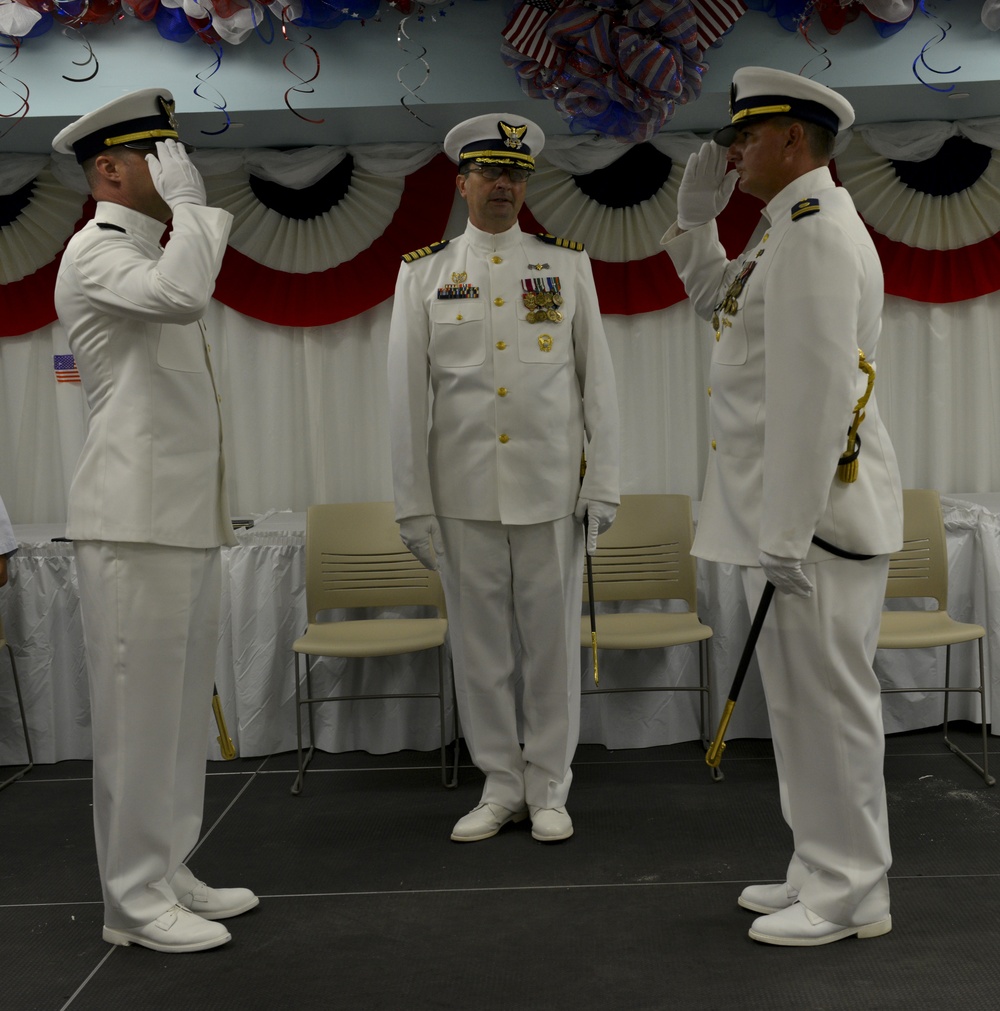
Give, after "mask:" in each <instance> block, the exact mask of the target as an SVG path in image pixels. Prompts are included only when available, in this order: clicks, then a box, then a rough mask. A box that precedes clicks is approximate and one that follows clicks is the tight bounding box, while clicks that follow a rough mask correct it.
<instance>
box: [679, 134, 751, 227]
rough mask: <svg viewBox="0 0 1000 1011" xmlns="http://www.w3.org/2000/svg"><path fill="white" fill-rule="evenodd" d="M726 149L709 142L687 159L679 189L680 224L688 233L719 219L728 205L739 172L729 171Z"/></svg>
mask: <svg viewBox="0 0 1000 1011" xmlns="http://www.w3.org/2000/svg"><path fill="white" fill-rule="evenodd" d="M726 162H727V156H726V148H724V147H723V146H722V145H721V144H716V143H715V141H712V140H708V141H705V143H704V144H702V145H701V147H700V148H699V149H698V150H697V151H696V152H695V153H694V154H693V155H691V156H690V157H689V158H688V160H687V165H686V166H685V167H684V175H683V176H682V177H681V185H680V187H679V189H678V190H677V225H678V227H680V228H681V229H683V230H684V231H685V232H689V231H691V229H692V228H698V227H699V226H700V225H704V224H706V223H707V222H709V221H713V220H714V219H715V218H717V217H718V216H719V215H720V214H721V213H722V211H723V210H724V209H725V206H726V204H728V203H729V198H730V197H731V196H732V195H733V189H734V188H735V187H736V182H737V179H738V178H739V177H738V175H737V173H736V172H735V171H734V172H728V173H727V172H726Z"/></svg>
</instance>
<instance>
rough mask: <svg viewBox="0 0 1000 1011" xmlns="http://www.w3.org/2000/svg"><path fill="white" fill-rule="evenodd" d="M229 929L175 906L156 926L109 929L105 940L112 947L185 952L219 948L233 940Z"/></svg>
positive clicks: (105, 931) (105, 933) (148, 924)
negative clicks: (132, 945)
mask: <svg viewBox="0 0 1000 1011" xmlns="http://www.w3.org/2000/svg"><path fill="white" fill-rule="evenodd" d="M231 938H232V935H231V934H230V933H229V931H228V930H226V928H225V927H221V926H219V924H217V923H209V921H208V920H204V919H202V918H201V917H200V916H195V914H194V913H192V912H191V910H190V909H185V908H184V907H183V906H171V907H170V908H169V909H168V910H167V911H166V912H165V913H161V914H160V915H159V916H158V917H157V918H156V919H155V920H153V922H152V923H147V924H146V925H145V926H142V927H105V928H104V940H105V941H110V942H111V944H121V945H124V946H125V947H128V946H129V945H130V944H141V945H142V947H144V948H152V949H153V951H167V952H184V951H205V950H206V949H207V948H218V946H219V945H220V944H225V943H226V941H229V940H231Z"/></svg>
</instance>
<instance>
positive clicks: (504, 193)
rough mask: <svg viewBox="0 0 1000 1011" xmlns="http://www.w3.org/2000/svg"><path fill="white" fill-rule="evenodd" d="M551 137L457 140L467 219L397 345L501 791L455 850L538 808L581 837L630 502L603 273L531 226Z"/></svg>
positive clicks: (405, 286)
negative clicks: (611, 569) (595, 571)
mask: <svg viewBox="0 0 1000 1011" xmlns="http://www.w3.org/2000/svg"><path fill="white" fill-rule="evenodd" d="M543 144H544V136H543V134H542V131H541V130H540V129H539V127H538V126H536V125H535V124H534V123H531V122H529V121H526V120H523V119H521V118H519V117H514V116H512V115H509V114H494V115H486V116H477V117H475V118H474V119H470V120H467V121H466V122H464V123H461V124H459V125H458V126H456V127H455V128H454V129H452V130H451V131H450V132H449V133H448V135H447V137H446V138H445V141H444V149H445V153H446V154H447V155H448V156H449V157H450V158H451V159H452V160H453V161H454V162H456V163H457V164H458V166H459V171H458V177H457V179H456V185H457V187H458V192H459V194H460V195H461V196H462V198H463V199H464V200H465V202H466V204H467V205H468V211H469V221H468V225H467V226H466V229H465V231H464V233H463V234H462V235H460V236H459V237H457V238H455V239H452V240H450V241H445V242H436V243H434V244H433V245H431V246H426V247H424V248H423V249H420V250H417V251H415V252H413V253H408V254H406V255H405V256H404V257H403V263H402V265H401V267H400V271H399V277H398V280H397V284H396V293H395V301H394V305H393V313H392V323H391V326H390V332H389V391H390V438H391V443H392V466H393V484H394V489H395V499H396V518H397V520H398V521H399V525H400V534H401V536H402V538H403V541H404V542H405V543H406V545H407V546H408V547H409V548H410V550H411V551H413V553H414V554H415V555H416V556H417V558H419V559H420V561H421V562H422V563H423V564H424V565H425V566H427V567H428V568H431V569H439V570H440V573H441V580H442V584H443V586H444V591H445V598H446V602H447V606H448V621H449V636H450V643H451V651H452V656H453V659H454V669H455V683H456V688H457V694H458V711H459V716H460V720H461V727H462V730H463V733H464V736H465V740H466V743H467V745H468V747H469V751H470V753H471V755H472V760H473V762H475V764H476V766H477V768H479V770H480V771H481V772H482V773H483V774H484V776H485V778H486V782H485V784H484V787H483V792H482V796H481V799H480V801H479V803H478V805H477V806H476V807H475V808H474V809H473V810H472V811H470V812H469V813H468V814H466V815H465V816H463V817H462V818H461V819H459V821H458V822H457V824H456V825H455V826H454V828H453V830H452V834H451V838H452V839H453V840H454V841H456V842H476V841H478V840H482V839H488V838H490V837H491V836H494V835H496V834H497V832H498V831H499V830H500V828H501V827H502V826H503V825H505V824H506V823H508V822H519V821H522V820H524V819H525V818H527V817H528V816H529V815H530V817H531V834H532V836H533V837H534V838H535V839H537V840H539V841H541V842H558V841H561V840H564V839H568V838H569V837H570V836H571V835H572V834H573V822H572V819H571V818H570V816H569V813H568V811H567V808H566V801H567V796H568V794H569V787H570V782H571V780H572V770H571V768H570V763H571V762H572V759H573V753H574V751H575V750H576V745H577V740H578V738H579V729H580V687H581V684H580V682H581V668H580V612H581V597H582V576H583V553H584V548H585V540H586V550H588V551H589V552H590V553H593V552H594V551H595V550H596V547H597V536H598V533H599V532H600V531H602V530H604V529H606V528H607V527H608V526H610V524H611V522H612V521H613V519H614V516H615V511H616V508H617V505H618V502H619V494H618V454H619V444H618V443H619V434H618V427H619V422H618V402H617V397H616V393H615V383H614V375H613V371H612V366H611V357H610V353H609V351H608V345H607V340H606V338H605V334H604V328H603V324H602V322H601V315H600V308H599V306H598V302H597V294H596V290H595V288H594V279H593V274H592V271H591V266H590V260H589V258H588V256H587V254H586V253H585V252H584V251H583V247H582V245H581V244H580V243H577V242H571V241H568V240H564V239H557V238H555V237H554V236H551V235H529V234H526V233H524V232H522V231H521V229H520V228H519V227H518V223H517V218H518V212H519V211H520V209H521V206H522V204H523V203H524V197H525V190H526V187H527V180H528V178H529V176H530V175H531V173H532V172H533V171H534V168H535V161H534V159H535V156H536V155H537V154H538V153H539V152H540V151H541V149H542V145H543ZM584 452H585V453H586V470H585V473H584V475H583V478H582V481H581V458H582V457H583V454H584ZM584 523H586V524H587V533H586V538H585V536H584ZM518 641H519V643H520V654H519V655H520V664H519V667H520V674H521V679H522V682H523V692H521V695H522V705H521V709H520V714H519V713H518V707H517V703H516V696H517V694H518V689H517V686H516V683H515V680H516V669H517V666H518V665H517V664H516V657H517V656H518V652H517V648H516V645H515V644H516V643H517V642H518ZM521 741H523V747H522V744H521Z"/></svg>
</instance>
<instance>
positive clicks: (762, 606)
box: [705, 433, 875, 769]
mask: <svg viewBox="0 0 1000 1011" xmlns="http://www.w3.org/2000/svg"><path fill="white" fill-rule="evenodd" d="M855 434H856V433H855ZM812 542H813V544H815V545H816V546H817V547H820V548H822V549H823V550H824V551H829V552H830V553H831V554H833V555H836V556H837V557H838V558H849V559H851V560H853V561H858V562H864V561H868V560H869V559H871V558H874V557H875V556H874V555H863V554H860V553H858V552H856V551H847V550H845V549H844V548H838V547H837V546H836V545H835V544H831V543H830V542H829V541H825V540H823V538H822V537H819V536H817V535H816V534H813V538H812ZM773 596H774V583H772V582H771V581H770V580H768V581H767V583H765V585H764V592H763V593H762V594H761V595H760V603H758V604H757V613H756V614H755V615H754V616H753V622H752V624H751V625H750V634H749V635H748V636H747V641H746V644H745V645H744V646H743V655H742V656H741V657H740V662H739V665H738V666H737V668H736V674H735V675H734V676H733V686H732V688H730V689H729V698H727V699H726V705H725V708H724V709H723V710H722V719H720V720H719V729H718V730H717V731H716V732H715V740H714V741H712V743H711V745H710V746H709V749H708V751H706V752H705V762H706V763H707V764H708V765H710V766H711V767H712V768H713V769H717V768H718V767H719V763H720V762H721V761H722V752H723V751H725V750H726V742H725V741H724V740H723V738H724V737H725V736H726V727H728V726H729V718H730V716H732V715H733V708H734V707H735V706H736V699H737V697H738V696H739V694H740V688H742V687H743V679H744V678H745V677H746V675H747V668H748V667H749V666H750V657H752V656H753V651H754V647H755V646H756V645H757V640H758V639H759V638H760V630H761V626H762V625H763V624H764V618H765V617H766V616H767V609H768V608H769V607H770V606H771V598H772V597H773Z"/></svg>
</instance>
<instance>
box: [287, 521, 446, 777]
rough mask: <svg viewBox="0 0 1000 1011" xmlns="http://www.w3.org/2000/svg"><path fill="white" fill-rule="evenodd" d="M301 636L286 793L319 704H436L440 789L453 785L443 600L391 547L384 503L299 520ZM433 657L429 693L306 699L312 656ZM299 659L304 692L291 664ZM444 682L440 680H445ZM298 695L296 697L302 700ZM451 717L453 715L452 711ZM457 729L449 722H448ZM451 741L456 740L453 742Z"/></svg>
mask: <svg viewBox="0 0 1000 1011" xmlns="http://www.w3.org/2000/svg"><path fill="white" fill-rule="evenodd" d="M404 606H424V607H428V608H433V609H434V611H435V612H436V615H435V616H434V617H418V618H403V617H381V618H353V617H344V618H338V619H336V620H333V619H329V618H328V619H326V620H322V621H321V620H320V619H319V617H318V616H319V615H320V614H321V613H322V612H326V611H341V610H347V609H350V608H394V607H404ZM306 611H307V613H308V626H307V628H306V631H305V634H303V635H302V636H300V637H299V638H298V639H296V640H295V642H294V643H292V649H293V650H294V651H295V717H296V740H297V745H298V748H297V750H298V775H297V776H296V778H295V782H294V784H293V785H292V793H293V794H299V793H301V792H302V787H303V782H304V779H305V774H306V768H307V767H308V765H309V762H310V761H311V760H312V756H313V752H314V749H315V734H314V724H313V707H314V706H315V705H318V704H320V703H324V702H346V701H355V700H359V699H400V698H436V699H437V700H438V718H439V720H440V727H441V782H442V783H443V784H444V785H445V786H447V787H451V786H455V784H456V783H457V781H458V752H459V748H458V743H457V740H456V745H455V749H454V752H455V754H454V762H453V765H452V768H451V770H450V775H449V769H448V758H447V741H446V740H445V706H444V701H445V685H446V683H448V684H451V685H452V700H453V702H454V681H453V680H452V679H451V677H450V665H449V666H448V670H447V671H446V664H447V659H446V647H445V637H446V635H447V631H448V621H447V617H446V612H445V604H444V593H443V591H442V589H441V581H440V579H439V578H438V574H437V573H436V572H431V571H429V570H427V569H425V568H424V567H423V566H422V565H421V564H420V562H418V561H417V559H416V558H415V557H414V556H413V555H412V554H411V553H410V551H409V550H408V549H407V548H406V547H405V546H404V545H403V542H402V541H401V540H400V539H399V528H398V526H397V525H396V523H395V521H394V520H393V505H392V503H391V502H353V503H345V504H333V505H314V506H310V507H309V510H308V512H307V514H306ZM427 649H436V650H437V670H438V677H437V691H426V692H416V691H408V692H384V693H367V694H339V695H322V696H314V695H313V688H312V671H311V660H312V658H313V657H315V656H330V657H344V658H361V657H385V656H396V655H400V654H405V653H415V652H418V651H421V650H427ZM300 656H304V657H305V678H304V686H303V682H302V678H301V676H300V673H299V657H300ZM446 674H447V675H448V676H446ZM303 687H304V694H303ZM303 708H305V709H306V710H307V712H308V718H309V749H308V752H305V753H304V752H303V745H302V710H303ZM456 713H457V710H456ZM455 718H456V721H457V718H458V717H457V715H456V717H455ZM456 737H457V734H456Z"/></svg>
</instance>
